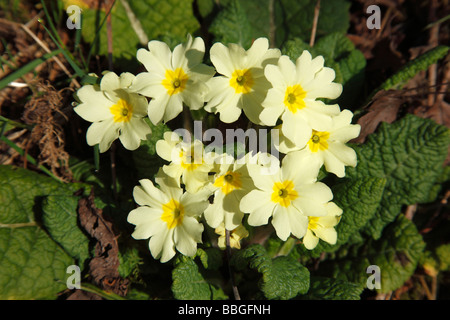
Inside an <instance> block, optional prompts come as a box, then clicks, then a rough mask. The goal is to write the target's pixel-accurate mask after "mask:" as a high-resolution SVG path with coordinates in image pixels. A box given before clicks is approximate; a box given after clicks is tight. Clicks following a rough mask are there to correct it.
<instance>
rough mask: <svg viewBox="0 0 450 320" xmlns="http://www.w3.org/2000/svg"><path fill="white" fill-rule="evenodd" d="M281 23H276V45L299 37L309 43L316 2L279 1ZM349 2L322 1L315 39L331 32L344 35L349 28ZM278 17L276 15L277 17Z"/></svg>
mask: <svg viewBox="0 0 450 320" xmlns="http://www.w3.org/2000/svg"><path fill="white" fill-rule="evenodd" d="M279 2H280V6H276V7H275V8H276V10H277V11H278V10H280V11H281V13H280V15H281V16H282V17H284V19H283V20H282V21H277V32H276V36H277V43H278V44H281V43H283V42H284V41H285V40H288V39H292V38H294V37H299V38H301V39H302V40H303V41H306V42H309V40H310V38H311V30H312V26H313V19H314V8H315V6H316V2H317V1H316V0H280V1H279ZM349 8H350V2H349V1H346V0H322V1H321V3H320V14H319V20H318V23H317V30H316V38H317V39H319V38H320V37H322V36H324V35H327V34H329V33H333V32H342V33H346V32H347V29H348V27H349V25H350V24H349ZM277 16H278V15H277Z"/></svg>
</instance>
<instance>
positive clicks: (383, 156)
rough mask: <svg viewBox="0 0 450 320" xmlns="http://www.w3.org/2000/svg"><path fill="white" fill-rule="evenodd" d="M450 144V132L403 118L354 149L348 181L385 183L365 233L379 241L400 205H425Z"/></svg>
mask: <svg viewBox="0 0 450 320" xmlns="http://www.w3.org/2000/svg"><path fill="white" fill-rule="evenodd" d="M449 144H450V130H448V129H447V128H446V127H444V126H441V125H438V124H437V123H436V122H434V121H433V120H430V119H422V118H419V117H416V116H413V115H406V116H405V117H404V118H403V119H401V120H399V121H397V122H395V123H393V124H390V125H389V124H386V123H383V124H382V125H381V126H380V128H379V130H378V132H377V133H375V134H372V135H369V136H368V139H367V141H366V143H365V144H363V145H357V146H354V148H355V151H356V153H357V157H358V165H357V166H356V168H348V170H347V176H348V177H349V178H350V179H362V178H367V177H374V178H379V179H386V187H385V190H384V193H383V197H382V200H381V204H380V206H379V208H378V210H377V212H376V213H375V215H374V217H373V218H372V219H371V220H370V221H369V223H368V225H367V226H366V227H365V232H367V233H368V234H370V235H371V236H372V237H374V238H379V237H380V235H381V232H382V230H383V227H384V226H385V225H386V224H387V223H389V222H392V221H393V220H394V219H395V217H396V216H397V215H398V214H399V213H400V210H401V206H402V205H409V204H415V203H421V202H425V201H427V200H428V199H429V195H430V190H431V188H433V187H434V184H435V182H436V180H437V179H438V177H439V174H440V173H441V172H442V164H443V162H444V160H445V158H446V156H447V149H448V146H449Z"/></svg>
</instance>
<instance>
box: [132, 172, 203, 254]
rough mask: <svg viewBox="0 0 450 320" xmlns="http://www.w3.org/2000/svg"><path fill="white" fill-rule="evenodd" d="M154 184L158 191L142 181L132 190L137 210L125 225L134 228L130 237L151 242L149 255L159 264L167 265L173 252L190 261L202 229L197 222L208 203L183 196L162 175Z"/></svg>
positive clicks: (201, 196)
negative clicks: (189, 258) (165, 263)
mask: <svg viewBox="0 0 450 320" xmlns="http://www.w3.org/2000/svg"><path fill="white" fill-rule="evenodd" d="M155 181H156V183H157V184H158V185H159V188H157V187H156V186H155V185H153V183H152V181H150V180H148V179H143V180H140V181H139V182H140V186H136V187H135V188H134V190H133V197H134V200H135V201H136V202H137V203H138V204H139V205H140V207H138V208H137V209H134V210H132V211H131V212H130V213H129V214H128V222H129V223H131V224H134V225H135V226H136V227H135V230H134V232H133V234H132V237H133V238H135V239H148V238H150V241H149V249H150V252H151V254H152V256H153V257H154V258H155V259H161V262H167V261H169V260H170V259H171V258H172V257H173V256H174V255H175V253H176V250H178V251H179V252H181V253H182V254H183V255H185V256H189V257H193V256H194V255H195V253H196V252H197V243H201V242H202V232H203V229H204V227H203V225H202V224H201V223H200V222H199V221H198V219H199V217H200V216H201V214H202V213H203V211H204V210H205V209H206V207H207V206H208V205H209V203H208V201H207V199H206V198H205V197H204V195H199V194H191V193H187V192H184V193H183V190H182V189H181V188H180V187H178V185H177V183H176V182H175V180H174V179H172V178H170V177H168V176H165V175H164V174H161V173H160V174H159V175H158V177H157V178H156V179H155Z"/></svg>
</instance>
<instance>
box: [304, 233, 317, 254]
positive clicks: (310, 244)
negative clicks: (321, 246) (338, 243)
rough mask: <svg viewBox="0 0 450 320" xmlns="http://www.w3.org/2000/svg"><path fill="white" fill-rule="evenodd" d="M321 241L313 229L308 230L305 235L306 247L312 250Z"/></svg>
mask: <svg viewBox="0 0 450 320" xmlns="http://www.w3.org/2000/svg"><path fill="white" fill-rule="evenodd" d="M318 243H319V238H318V237H316V236H315V235H314V234H313V232H312V231H311V230H309V229H308V230H307V231H306V234H305V236H304V237H303V245H304V246H305V248H306V249H308V250H312V249H314V248H315V247H316V246H317V244H318Z"/></svg>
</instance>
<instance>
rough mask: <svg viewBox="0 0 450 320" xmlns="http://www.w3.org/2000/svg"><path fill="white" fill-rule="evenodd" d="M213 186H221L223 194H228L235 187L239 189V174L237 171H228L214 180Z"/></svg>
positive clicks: (240, 181)
mask: <svg viewBox="0 0 450 320" xmlns="http://www.w3.org/2000/svg"><path fill="white" fill-rule="evenodd" d="M214 186H215V187H219V188H221V189H222V192H223V193H224V194H229V193H230V192H231V191H233V190H235V189H241V188H242V180H241V174H240V173H239V172H233V171H228V172H227V173H225V174H224V175H222V176H220V177H218V178H217V179H216V181H214Z"/></svg>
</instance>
